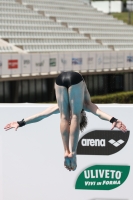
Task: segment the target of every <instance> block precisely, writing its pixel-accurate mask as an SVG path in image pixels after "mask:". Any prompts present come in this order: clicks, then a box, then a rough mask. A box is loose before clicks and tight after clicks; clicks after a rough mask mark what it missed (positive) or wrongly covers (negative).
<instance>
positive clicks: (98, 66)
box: [96, 52, 104, 71]
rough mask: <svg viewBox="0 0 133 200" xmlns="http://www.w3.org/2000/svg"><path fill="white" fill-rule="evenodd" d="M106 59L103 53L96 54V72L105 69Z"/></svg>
mask: <svg viewBox="0 0 133 200" xmlns="http://www.w3.org/2000/svg"><path fill="white" fill-rule="evenodd" d="M103 62H104V59H103V52H97V53H96V70H97V71H100V70H103V67H104V64H103Z"/></svg>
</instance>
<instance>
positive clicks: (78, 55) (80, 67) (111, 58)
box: [0, 51, 133, 77]
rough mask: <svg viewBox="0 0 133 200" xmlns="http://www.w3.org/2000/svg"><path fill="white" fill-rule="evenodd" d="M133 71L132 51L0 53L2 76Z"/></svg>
mask: <svg viewBox="0 0 133 200" xmlns="http://www.w3.org/2000/svg"><path fill="white" fill-rule="evenodd" d="M124 69H133V51H116V52H114V51H111V52H58V53H41V54H37V53H34V54H1V56H0V72H1V76H3V77H4V76H5V77H6V76H21V75H22V76H24V75H27V76H30V75H31V74H32V75H34V76H35V75H45V74H48V73H51V74H52V72H53V73H58V72H61V71H70V70H74V71H88V72H95V71H97V72H98V71H99V72H100V71H108V70H112V71H116V70H124Z"/></svg>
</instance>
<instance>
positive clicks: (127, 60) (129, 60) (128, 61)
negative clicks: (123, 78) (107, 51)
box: [124, 51, 133, 69]
mask: <svg viewBox="0 0 133 200" xmlns="http://www.w3.org/2000/svg"><path fill="white" fill-rule="evenodd" d="M132 62H133V61H132V56H131V52H130V51H126V52H125V63H124V66H125V67H124V68H127V69H130V67H131V63H132Z"/></svg>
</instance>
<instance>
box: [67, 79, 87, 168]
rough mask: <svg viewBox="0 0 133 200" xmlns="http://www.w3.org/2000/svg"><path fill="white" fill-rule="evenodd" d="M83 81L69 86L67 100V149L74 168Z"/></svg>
mask: <svg viewBox="0 0 133 200" xmlns="http://www.w3.org/2000/svg"><path fill="white" fill-rule="evenodd" d="M84 90H85V85H84V82H83V81H81V82H80V83H78V84H76V85H72V86H71V87H70V88H69V102H70V107H71V125H70V136H69V149H70V152H71V153H70V158H71V168H72V170H75V169H76V166H77V164H76V150H77V144H78V138H79V132H80V118H81V110H82V108H83V101H84Z"/></svg>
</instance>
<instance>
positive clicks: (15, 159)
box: [0, 104, 133, 200]
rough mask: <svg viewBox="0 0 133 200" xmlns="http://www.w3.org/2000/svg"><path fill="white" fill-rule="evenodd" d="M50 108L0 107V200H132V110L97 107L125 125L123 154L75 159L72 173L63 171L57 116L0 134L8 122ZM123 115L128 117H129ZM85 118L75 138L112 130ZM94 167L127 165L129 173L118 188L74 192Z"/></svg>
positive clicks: (84, 156)
mask: <svg viewBox="0 0 133 200" xmlns="http://www.w3.org/2000/svg"><path fill="white" fill-rule="evenodd" d="M49 106H50V105H42V104H41V105H38V104H31V105H30V104H26V105H25V104H24V105H22V104H21V105H17V104H16V105H14V104H10V105H1V106H0V113H2V115H1V133H0V134H1V138H0V139H2V145H0V147H2V150H1V149H0V150H1V152H0V153H2V156H0V162H2V170H3V172H2V175H3V180H1V179H0V181H1V182H2V187H3V191H2V192H3V197H1V196H0V197H1V199H0V200H37V199H38V200H44V199H46V200H52V199H56V200H92V199H93V200H94V199H99V200H102V199H104V200H132V198H133V196H132V179H133V178H132V177H133V170H132V168H133V159H132V152H133V134H132V132H133V126H132V113H133V105H118V104H117V105H110V104H109V105H97V106H98V107H99V108H100V110H102V111H104V112H105V113H108V114H110V115H111V116H115V117H117V118H118V119H120V120H121V121H122V122H123V123H124V124H125V125H126V126H127V129H128V130H129V131H130V136H129V140H128V142H127V144H126V145H125V147H124V148H123V149H122V150H120V151H119V152H117V153H115V154H113V155H108V156H105V155H104V156H102V155H101V156H98V155H94V156H90V155H77V169H76V171H74V172H72V171H71V172H69V171H68V170H66V169H65V168H64V149H63V145H62V139H61V135H60V127H59V124H60V116H59V114H54V115H52V116H49V117H48V118H45V119H44V120H41V121H40V122H38V123H33V124H29V125H26V126H24V127H21V128H19V129H18V130H17V131H14V129H11V130H9V131H7V132H5V131H4V129H3V128H4V126H5V125H6V124H7V123H9V122H12V121H17V120H21V119H22V118H27V117H29V116H32V115H34V114H37V113H40V112H42V111H44V110H45V109H46V108H47V107H49ZM125 113H128V117H127V115H126V114H125ZM87 117H88V119H89V124H88V126H87V128H86V130H85V131H84V132H83V133H80V136H79V138H81V137H82V136H83V135H85V134H86V133H88V132H91V131H93V130H103V131H104V130H110V129H111V127H112V124H111V123H109V122H107V121H104V120H101V119H100V118H98V117H97V116H95V115H93V114H92V113H87ZM123 134H124V135H126V133H123ZM94 137H95V136H94ZM94 148H95V147H94ZM115 148H117V147H115ZM93 165H129V166H130V167H131V170H130V172H129V175H128V177H127V179H126V181H125V182H124V183H123V184H122V185H121V186H119V187H118V188H116V189H113V190H108V191H107V190H95V191H94V190H75V182H76V180H77V178H78V176H79V175H80V173H81V172H82V171H83V170H84V169H86V168H87V167H90V166H93ZM0 170H1V169H0ZM0 190H1V188H0ZM0 195H1V193H0Z"/></svg>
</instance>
